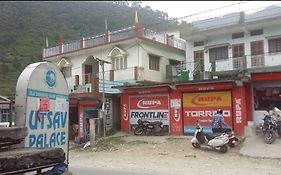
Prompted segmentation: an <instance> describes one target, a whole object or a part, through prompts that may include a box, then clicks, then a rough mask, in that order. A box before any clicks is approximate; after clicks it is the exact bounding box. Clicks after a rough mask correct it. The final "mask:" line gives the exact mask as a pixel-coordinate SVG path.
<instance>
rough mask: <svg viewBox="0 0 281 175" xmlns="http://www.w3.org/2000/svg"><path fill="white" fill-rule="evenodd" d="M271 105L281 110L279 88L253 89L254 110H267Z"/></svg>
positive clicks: (280, 91)
mask: <svg viewBox="0 0 281 175" xmlns="http://www.w3.org/2000/svg"><path fill="white" fill-rule="evenodd" d="M271 105H274V106H276V107H277V108H279V109H280V108H281V88H270V87H267V88H254V109H255V110H267V109H268V107H269V106H271Z"/></svg>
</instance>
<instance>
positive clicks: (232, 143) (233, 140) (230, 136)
mask: <svg viewBox="0 0 281 175" xmlns="http://www.w3.org/2000/svg"><path fill="white" fill-rule="evenodd" d="M222 133H226V134H227V136H228V139H229V141H228V146H229V147H231V148H234V147H235V145H236V142H237V141H239V139H238V138H237V137H236V136H235V135H234V132H233V130H232V129H231V128H228V129H227V130H226V131H224V132H216V133H213V136H219V135H221V134H222Z"/></svg>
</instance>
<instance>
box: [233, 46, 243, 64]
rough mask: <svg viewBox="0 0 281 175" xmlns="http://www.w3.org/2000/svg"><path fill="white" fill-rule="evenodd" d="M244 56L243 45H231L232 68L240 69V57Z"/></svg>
mask: <svg viewBox="0 0 281 175" xmlns="http://www.w3.org/2000/svg"><path fill="white" fill-rule="evenodd" d="M243 56H244V44H237V45H233V47H232V57H233V68H234V69H239V68H241V61H242V57H243Z"/></svg>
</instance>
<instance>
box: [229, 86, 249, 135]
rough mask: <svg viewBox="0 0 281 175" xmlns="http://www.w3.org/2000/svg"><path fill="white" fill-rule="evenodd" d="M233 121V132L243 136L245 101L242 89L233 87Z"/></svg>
mask: <svg viewBox="0 0 281 175" xmlns="http://www.w3.org/2000/svg"><path fill="white" fill-rule="evenodd" d="M232 102H233V115H234V117H233V119H234V122H233V123H234V132H235V134H236V135H240V136H241V135H243V134H244V127H245V125H246V101H245V89H244V87H239V86H237V87H235V88H234V89H233V98H232Z"/></svg>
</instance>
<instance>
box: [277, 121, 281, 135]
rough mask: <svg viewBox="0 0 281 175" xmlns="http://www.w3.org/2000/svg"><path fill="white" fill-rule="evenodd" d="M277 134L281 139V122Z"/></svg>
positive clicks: (278, 123)
mask: <svg viewBox="0 0 281 175" xmlns="http://www.w3.org/2000/svg"><path fill="white" fill-rule="evenodd" d="M277 132H278V135H279V137H281V121H279V122H277Z"/></svg>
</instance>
